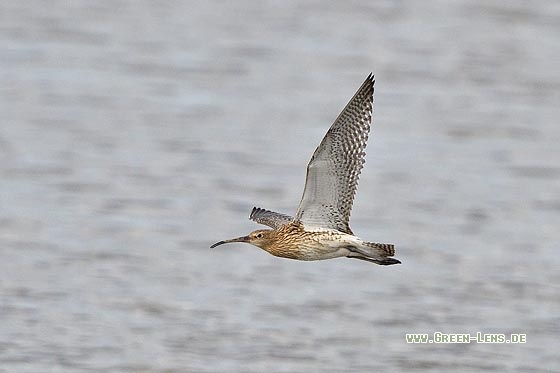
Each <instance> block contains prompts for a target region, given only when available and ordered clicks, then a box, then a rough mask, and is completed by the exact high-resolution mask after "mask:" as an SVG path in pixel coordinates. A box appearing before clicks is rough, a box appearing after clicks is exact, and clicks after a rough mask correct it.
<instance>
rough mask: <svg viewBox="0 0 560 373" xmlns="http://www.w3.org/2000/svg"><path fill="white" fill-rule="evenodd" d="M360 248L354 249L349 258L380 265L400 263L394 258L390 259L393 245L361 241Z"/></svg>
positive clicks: (393, 253) (393, 248)
mask: <svg viewBox="0 0 560 373" xmlns="http://www.w3.org/2000/svg"><path fill="white" fill-rule="evenodd" d="M361 244H362V245H361V247H360V248H357V247H354V248H353V249H354V250H353V251H354V252H353V253H352V254H351V255H349V256H348V257H349V258H355V259H361V260H366V261H368V262H373V263H376V264H380V265H391V264H400V261H399V260H398V259H395V258H390V257H391V256H393V255H395V245H393V244H389V243H377V242H367V241H362V242H361Z"/></svg>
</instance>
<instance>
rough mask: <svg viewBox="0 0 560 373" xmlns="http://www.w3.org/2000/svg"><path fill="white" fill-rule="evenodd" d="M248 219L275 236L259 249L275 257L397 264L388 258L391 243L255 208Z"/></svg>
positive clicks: (397, 261) (397, 262)
mask: <svg viewBox="0 0 560 373" xmlns="http://www.w3.org/2000/svg"><path fill="white" fill-rule="evenodd" d="M249 219H251V220H253V221H255V222H257V223H259V224H263V225H266V226H268V227H271V228H273V230H272V231H270V233H269V234H272V235H274V236H275V240H274V243H273V244H272V245H270V246H268V245H267V246H266V247H263V249H264V250H266V251H268V252H269V253H271V254H272V255H275V256H279V257H285V258H291V259H299V260H322V259H332V258H339V257H347V258H354V259H360V260H365V261H368V262H372V263H376V264H380V265H391V264H399V263H400V261H399V260H397V259H394V258H391V257H392V256H393V255H395V247H394V245H392V244H386V243H377V242H367V241H363V240H362V239H360V238H358V237H356V236H354V235H353V234H348V233H346V232H341V231H338V230H336V229H332V228H325V227H319V226H306V225H303V224H302V223H301V222H299V221H296V220H295V219H294V218H293V217H291V216H288V215H285V214H281V213H278V212H274V211H270V210H265V209H262V208H259V207H253V210H252V211H251V215H250V216H249ZM255 232H258V231H255ZM287 248H288V249H287Z"/></svg>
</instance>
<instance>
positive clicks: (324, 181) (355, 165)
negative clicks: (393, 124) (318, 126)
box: [211, 74, 400, 265]
mask: <svg viewBox="0 0 560 373" xmlns="http://www.w3.org/2000/svg"><path fill="white" fill-rule="evenodd" d="M374 83H375V81H374V80H373V75H372V74H370V75H369V76H368V77H367V78H366V80H365V82H364V83H363V84H362V86H361V87H360V88H359V89H358V91H357V92H356V94H355V95H354V97H352V99H351V100H350V102H348V104H347V105H346V107H345V108H344V109H343V110H342V112H341V113H340V114H339V116H338V117H337V118H336V120H335V121H334V123H333V124H332V126H331V127H330V128H329V130H328V131H327V134H326V135H325V137H324V138H323V140H322V141H321V143H320V144H319V146H318V147H317V149H316V150H315V152H314V153H313V156H312V157H311V160H310V161H309V164H308V165H307V177H306V181H305V188H304V191H303V196H302V198H301V201H300V204H299V207H298V210H297V212H296V216H295V218H294V217H291V216H289V215H284V214H280V213H277V212H273V211H269V210H265V209H261V208H257V207H254V208H253V210H252V211H251V215H250V217H249V218H250V219H251V220H253V221H255V222H257V223H259V224H264V225H267V226H269V227H270V228H272V229H260V230H256V231H253V232H251V233H250V234H249V235H248V236H242V237H238V238H234V239H231V240H225V241H220V242H217V243H215V244H214V245H212V246H211V247H212V248H213V247H216V246H218V245H222V244H225V243H232V242H245V243H250V244H252V245H254V246H257V247H260V248H261V249H263V250H265V251H267V252H269V253H270V254H272V255H275V256H279V257H283V258H290V259H298V260H322V259H331V258H337V257H348V258H356V259H361V260H366V261H370V262H373V263H376V264H381V265H390V264H397V263H400V261H398V260H397V259H394V258H391V257H392V256H393V255H394V254H395V249H394V246H393V245H392V244H384V243H374V242H367V241H363V240H362V239H360V238H358V237H356V236H354V234H353V233H352V230H351V229H350V225H349V219H350V212H351V210H352V204H353V202H354V195H355V194H356V188H357V186H358V178H359V175H360V172H361V169H362V167H363V165H364V162H365V160H364V158H365V148H366V145H367V140H368V137H369V131H370V124H371V118H372V114H373V92H374V89H373V86H374Z"/></svg>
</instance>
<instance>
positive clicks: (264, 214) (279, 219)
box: [249, 207, 294, 229]
mask: <svg viewBox="0 0 560 373" xmlns="http://www.w3.org/2000/svg"><path fill="white" fill-rule="evenodd" d="M249 219H251V220H252V221H255V222H257V223H259V224H264V225H268V226H269V227H270V228H273V229H278V228H280V227H281V226H283V225H285V224H287V223H289V222H292V221H294V218H293V217H291V216H288V215H284V214H280V213H278V212H274V211H270V210H265V209H261V208H259V207H253V211H251V215H250V216H249Z"/></svg>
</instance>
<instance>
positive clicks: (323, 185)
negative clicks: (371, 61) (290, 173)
mask: <svg viewBox="0 0 560 373" xmlns="http://www.w3.org/2000/svg"><path fill="white" fill-rule="evenodd" d="M374 83H375V80H374V79H373V75H372V74H370V75H369V76H368V77H367V78H366V80H365V82H364V83H363V84H362V86H361V87H360V89H358V91H357V92H356V94H355V95H354V97H352V99H351V100H350V102H349V103H348V104H347V105H346V107H345V108H344V110H342V112H341V113H340V114H339V116H338V118H336V120H335V121H334V123H333V125H332V126H331V128H329V130H328V132H327V134H326V135H325V137H324V138H323V141H321V144H320V145H319V146H318V147H317V149H316V150H315V153H313V156H312V157H311V161H309V164H308V165H307V178H306V180H305V189H304V191H303V197H302V198H301V202H300V204H299V208H298V211H297V213H296V221H300V222H302V223H303V224H306V225H309V226H316V227H324V228H332V229H337V230H339V231H342V232H346V233H349V234H352V231H351V230H350V226H349V224H348V220H349V219H350V211H351V210H352V204H353V202H354V195H355V194H356V188H357V186H358V177H359V175H360V171H361V170H362V167H363V165H364V162H365V160H364V157H365V154H366V153H365V148H366V145H367V140H368V136H369V130H370V123H371V116H372V112H373V85H374Z"/></svg>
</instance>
